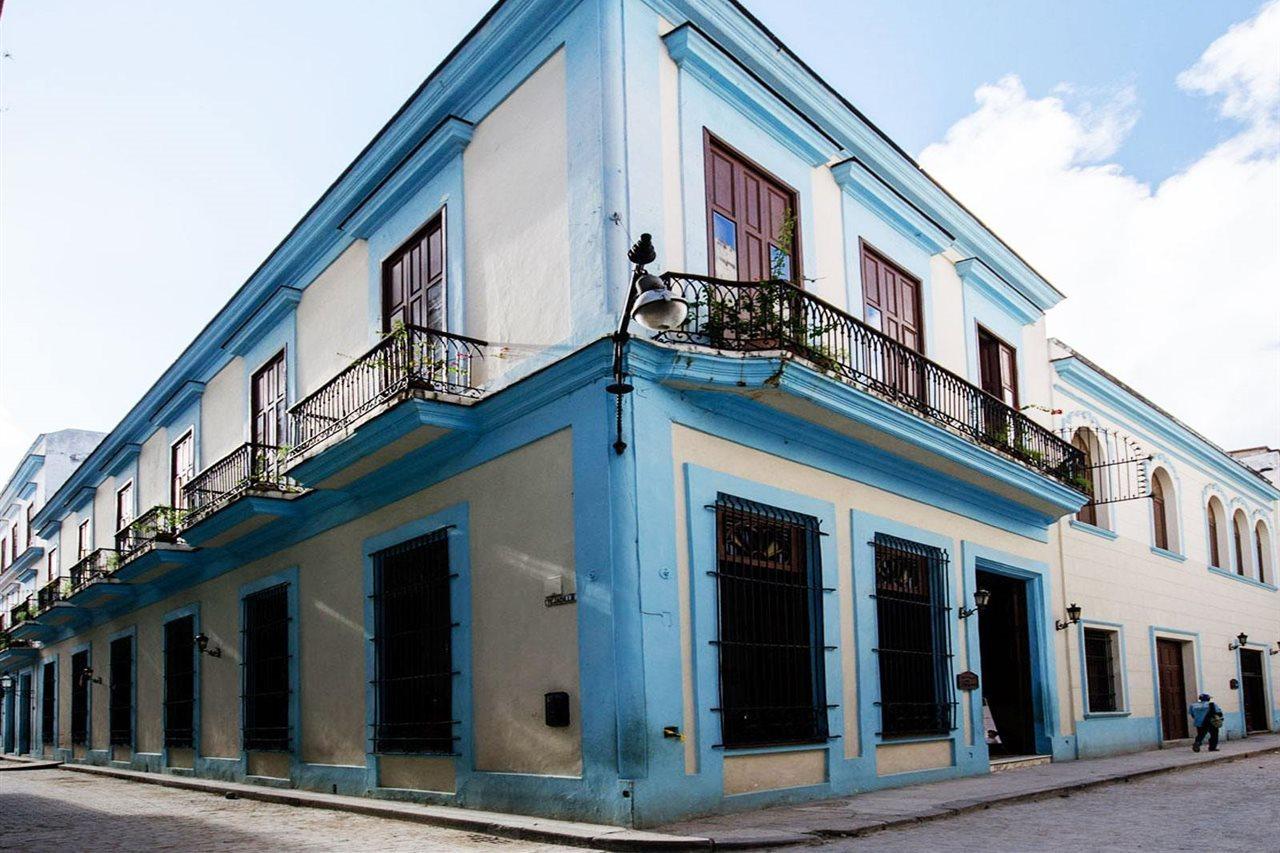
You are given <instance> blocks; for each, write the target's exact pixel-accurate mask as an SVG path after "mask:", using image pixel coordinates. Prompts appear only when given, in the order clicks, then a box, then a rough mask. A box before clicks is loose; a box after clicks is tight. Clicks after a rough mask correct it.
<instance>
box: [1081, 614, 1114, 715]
mask: <svg viewBox="0 0 1280 853" xmlns="http://www.w3.org/2000/svg"><path fill="white" fill-rule="evenodd" d="M1115 639H1116V635H1115V634H1114V633H1112V632H1111V631H1101V630H1098V629H1097V628H1085V629H1084V667H1085V681H1086V682H1087V683H1088V686H1089V710H1090V711H1091V712H1093V713H1098V712H1107V711H1118V710H1119V709H1120V701H1119V695H1120V691H1119V690H1118V689H1117V686H1116V667H1115V657H1116V656H1115Z"/></svg>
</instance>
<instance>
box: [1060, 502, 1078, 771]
mask: <svg viewBox="0 0 1280 853" xmlns="http://www.w3.org/2000/svg"><path fill="white" fill-rule="evenodd" d="M1053 527H1054V532H1055V533H1056V534H1057V537H1058V588H1059V591H1060V592H1061V593H1062V602H1063V604H1064V605H1065V604H1066V602H1067V549H1066V545H1065V541H1066V535H1065V534H1064V532H1063V527H1064V525H1063V523H1062V519H1058V520H1057V521H1056V522H1054V525H1053ZM1054 633H1055V634H1056V633H1057V631H1054ZM1063 634H1064V635H1065V636H1063V638H1062V641H1063V642H1064V643H1065V644H1066V647H1067V665H1066V667H1064V669H1065V670H1066V673H1067V696H1068V697H1069V698H1070V702H1068V703H1067V704H1068V705H1069V707H1070V708H1071V714H1070V716H1071V742H1072V743H1074V744H1075V757H1076V758H1079V757H1080V730H1079V729H1078V728H1077V726H1076V679H1075V670H1074V669H1072V667H1071V630H1070V629H1067V630H1066V631H1064V632H1063ZM1055 653H1056V650H1055Z"/></svg>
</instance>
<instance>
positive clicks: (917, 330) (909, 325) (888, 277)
mask: <svg viewBox="0 0 1280 853" xmlns="http://www.w3.org/2000/svg"><path fill="white" fill-rule="evenodd" d="M862 301H863V319H864V320H866V322H867V324H868V325H869V326H872V327H873V328H876V329H879V330H880V331H881V332H884V333H885V334H886V335H888V336H889V337H891V338H893V339H894V340H895V341H897V342H898V343H900V344H902V345H903V346H906V347H909V348H911V349H913V350H915V351H916V352H924V320H923V317H922V314H921V310H920V280H919V279H918V278H916V277H915V276H913V275H911V274H910V273H908V272H907V271H906V270H904V269H902V268H901V267H899V266H898V265H897V264H894V263H893V262H892V261H890V260H889V259H888V258H886V257H885V256H884V255H882V254H880V253H879V252H877V251H876V250H875V249H872V248H871V247H870V246H868V245H867V244H866V243H863V244H862Z"/></svg>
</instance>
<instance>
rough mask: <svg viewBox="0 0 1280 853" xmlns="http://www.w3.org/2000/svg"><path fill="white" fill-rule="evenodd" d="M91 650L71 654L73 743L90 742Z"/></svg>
mask: <svg viewBox="0 0 1280 853" xmlns="http://www.w3.org/2000/svg"><path fill="white" fill-rule="evenodd" d="M88 669H89V650H88V649H85V650H83V651H79V652H76V653H75V654H73V655H72V656H71V743H72V745H74V746H84V745H86V744H88V743H89V679H88V674H89V673H88V671H87V670H88Z"/></svg>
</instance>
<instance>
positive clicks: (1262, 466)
mask: <svg viewBox="0 0 1280 853" xmlns="http://www.w3.org/2000/svg"><path fill="white" fill-rule="evenodd" d="M1231 455H1232V456H1233V457H1235V458H1236V459H1239V460H1240V461H1241V462H1242V463H1243V464H1245V465H1248V466H1249V467H1250V468H1252V469H1253V470H1255V471H1257V472H1258V473H1259V474H1261V475H1262V476H1264V477H1266V478H1267V479H1268V480H1270V481H1271V482H1272V483H1274V484H1276V485H1278V486H1280V450H1276V449H1275V448H1274V447H1266V446H1263V447H1248V448H1245V449H1244V450H1233V451H1231Z"/></svg>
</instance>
